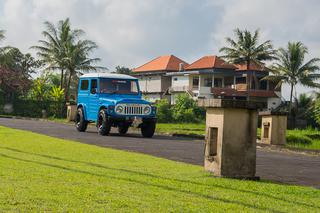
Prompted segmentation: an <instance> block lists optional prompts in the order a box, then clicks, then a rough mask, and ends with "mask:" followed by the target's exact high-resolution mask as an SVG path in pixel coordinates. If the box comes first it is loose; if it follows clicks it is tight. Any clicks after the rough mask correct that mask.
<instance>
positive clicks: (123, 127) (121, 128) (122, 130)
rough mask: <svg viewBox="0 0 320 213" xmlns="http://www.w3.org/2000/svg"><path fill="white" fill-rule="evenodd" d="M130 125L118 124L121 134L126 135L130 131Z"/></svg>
mask: <svg viewBox="0 0 320 213" xmlns="http://www.w3.org/2000/svg"><path fill="white" fill-rule="evenodd" d="M128 129H129V125H126V124H123V125H119V126H118V132H119V134H120V135H124V134H126V133H127V132H128Z"/></svg>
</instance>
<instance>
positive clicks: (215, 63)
mask: <svg viewBox="0 0 320 213" xmlns="http://www.w3.org/2000/svg"><path fill="white" fill-rule="evenodd" d="M212 68H221V69H236V67H235V66H234V65H232V64H228V63H227V62H226V61H224V60H223V59H221V58H219V57H218V56H215V55H210V56H204V57H202V58H200V59H198V60H197V61H195V62H193V63H192V64H190V66H188V67H186V70H199V69H212Z"/></svg>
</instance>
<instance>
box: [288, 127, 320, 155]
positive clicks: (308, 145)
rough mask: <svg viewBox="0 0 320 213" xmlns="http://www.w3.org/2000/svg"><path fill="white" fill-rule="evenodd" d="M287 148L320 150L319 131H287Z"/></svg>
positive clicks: (309, 129)
mask: <svg viewBox="0 0 320 213" xmlns="http://www.w3.org/2000/svg"><path fill="white" fill-rule="evenodd" d="M286 146H287V147H294V148H300V149H313V150H320V131H318V130H315V129H311V128H308V129H303V130H300V129H294V130H287V145H286Z"/></svg>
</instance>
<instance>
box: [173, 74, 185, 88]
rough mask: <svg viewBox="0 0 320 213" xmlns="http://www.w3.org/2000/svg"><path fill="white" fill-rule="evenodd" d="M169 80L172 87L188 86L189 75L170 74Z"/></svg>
mask: <svg viewBox="0 0 320 213" xmlns="http://www.w3.org/2000/svg"><path fill="white" fill-rule="evenodd" d="M171 82H172V83H171V85H172V87H189V76H188V75H180V76H172V78H171Z"/></svg>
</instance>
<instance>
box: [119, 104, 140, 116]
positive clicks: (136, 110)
mask: <svg viewBox="0 0 320 213" xmlns="http://www.w3.org/2000/svg"><path fill="white" fill-rule="evenodd" d="M143 109H144V106H143V105H124V110H123V112H122V113H121V114H123V115H143Z"/></svg>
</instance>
